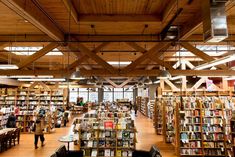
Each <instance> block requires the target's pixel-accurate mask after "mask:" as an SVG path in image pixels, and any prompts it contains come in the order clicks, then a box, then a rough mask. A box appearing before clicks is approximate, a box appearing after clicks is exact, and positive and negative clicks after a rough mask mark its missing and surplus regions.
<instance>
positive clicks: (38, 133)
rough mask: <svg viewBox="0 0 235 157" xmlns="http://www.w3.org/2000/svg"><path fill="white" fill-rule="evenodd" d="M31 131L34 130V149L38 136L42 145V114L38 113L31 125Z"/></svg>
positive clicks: (36, 145) (43, 139) (36, 146)
mask: <svg viewBox="0 0 235 157" xmlns="http://www.w3.org/2000/svg"><path fill="white" fill-rule="evenodd" d="M33 131H34V145H35V149H37V148H38V138H39V137H40V141H41V146H42V147H43V146H44V141H45V138H44V134H43V131H44V127H43V123H42V115H39V117H38V118H37V120H36V123H35V124H34V127H33Z"/></svg>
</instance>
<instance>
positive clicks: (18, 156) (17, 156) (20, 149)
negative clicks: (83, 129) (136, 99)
mask: <svg viewBox="0 0 235 157" xmlns="http://www.w3.org/2000/svg"><path fill="white" fill-rule="evenodd" d="M135 124H136V127H137V130H138V134H137V140H138V143H137V149H141V150H149V149H150V147H151V145H153V144H155V145H156V146H157V147H158V148H159V149H160V150H161V153H162V155H163V157H176V156H175V155H174V148H173V146H172V145H171V144H165V143H163V139H162V136H160V135H156V134H155V132H154V129H153V124H152V121H151V120H150V119H148V118H146V117H144V116H142V115H141V114H138V116H137V117H136V118H135ZM70 126H71V124H69V125H68V127H66V128H64V127H62V128H58V129H56V133H52V134H45V138H46V145H45V147H42V148H41V147H39V148H38V149H36V150H35V149H34V135H33V134H21V140H20V144H19V145H16V146H14V147H13V148H11V149H9V150H7V151H5V152H3V153H0V156H1V157H49V156H50V155H51V154H52V153H53V152H54V151H55V150H56V148H58V147H59V146H60V145H62V144H63V143H61V142H59V141H58V139H59V137H61V136H63V135H66V134H68V133H69V132H71V131H72V128H71V127H70ZM39 146H40V142H39ZM70 149H77V146H76V145H75V146H73V145H71V146H70Z"/></svg>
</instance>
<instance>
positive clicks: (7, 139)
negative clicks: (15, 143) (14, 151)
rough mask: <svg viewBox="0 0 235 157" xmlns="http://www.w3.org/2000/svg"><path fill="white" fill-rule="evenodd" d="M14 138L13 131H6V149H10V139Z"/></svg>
mask: <svg viewBox="0 0 235 157" xmlns="http://www.w3.org/2000/svg"><path fill="white" fill-rule="evenodd" d="M13 137H14V131H13V130H12V131H8V132H7V134H6V136H5V145H6V149H8V148H11V146H12V139H13Z"/></svg>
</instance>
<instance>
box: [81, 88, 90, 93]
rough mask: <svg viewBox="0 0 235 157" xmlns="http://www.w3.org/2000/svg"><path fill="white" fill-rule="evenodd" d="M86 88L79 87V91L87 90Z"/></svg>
mask: <svg viewBox="0 0 235 157" xmlns="http://www.w3.org/2000/svg"><path fill="white" fill-rule="evenodd" d="M87 91H88V89H87V88H79V92H87Z"/></svg>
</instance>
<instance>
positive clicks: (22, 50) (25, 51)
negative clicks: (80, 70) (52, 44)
mask: <svg viewBox="0 0 235 157" xmlns="http://www.w3.org/2000/svg"><path fill="white" fill-rule="evenodd" d="M42 48H43V47H21V46H18V47H5V48H4V49H5V50H7V51H9V52H12V53H14V54H16V55H24V56H29V55H32V54H34V53H35V52H37V51H39V50H40V49H42ZM46 55H47V56H61V55H63V53H61V52H60V51H59V50H58V49H57V48H55V49H53V50H52V51H51V52H48V53H47V54H46Z"/></svg>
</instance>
